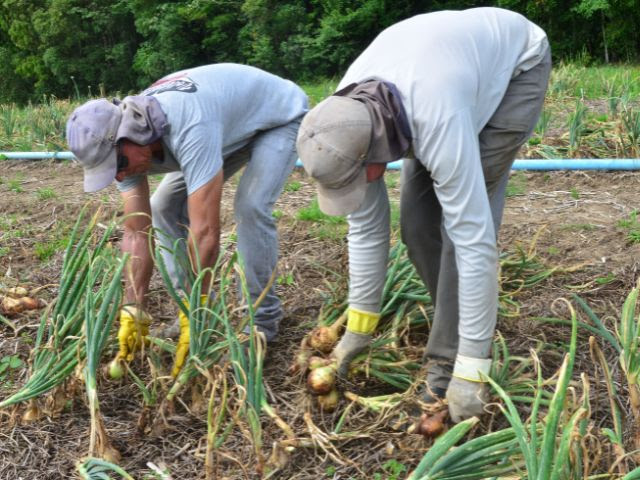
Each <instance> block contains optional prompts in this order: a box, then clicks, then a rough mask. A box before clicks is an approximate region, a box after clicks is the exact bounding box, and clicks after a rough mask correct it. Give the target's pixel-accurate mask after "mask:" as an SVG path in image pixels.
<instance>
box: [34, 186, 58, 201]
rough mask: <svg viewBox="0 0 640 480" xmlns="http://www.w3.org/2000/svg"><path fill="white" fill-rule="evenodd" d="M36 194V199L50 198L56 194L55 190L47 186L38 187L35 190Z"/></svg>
mask: <svg viewBox="0 0 640 480" xmlns="http://www.w3.org/2000/svg"><path fill="white" fill-rule="evenodd" d="M36 195H37V197H38V200H50V199H52V198H56V197H57V196H58V195H57V194H56V192H55V191H54V190H53V188H49V187H45V188H39V189H38V190H37V191H36Z"/></svg>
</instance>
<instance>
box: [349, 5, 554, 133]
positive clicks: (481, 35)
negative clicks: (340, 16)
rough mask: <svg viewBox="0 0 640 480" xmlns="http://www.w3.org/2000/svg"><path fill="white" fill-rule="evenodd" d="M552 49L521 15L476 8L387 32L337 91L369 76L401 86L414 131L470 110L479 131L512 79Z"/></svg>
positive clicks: (437, 15) (423, 19)
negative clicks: (461, 111)
mask: <svg viewBox="0 0 640 480" xmlns="http://www.w3.org/2000/svg"><path fill="white" fill-rule="evenodd" d="M546 49H547V40H546V35H545V33H544V32H543V31H542V30H541V29H540V28H539V27H538V26H536V25H535V24H533V23H531V22H529V21H528V20H527V19H526V18H524V17H523V16H522V15H520V14H517V13H514V12H510V11H508V10H503V9H499V8H488V7H485V8H474V9H470V10H464V11H442V12H434V13H427V14H423V15H417V16H415V17H412V18H409V19H407V20H404V21H402V22H399V23H397V24H395V25H392V26H391V27H389V28H387V29H386V30H384V31H383V32H382V33H380V35H378V36H377V37H376V39H375V40H374V41H373V42H372V43H371V44H370V45H369V47H368V48H367V49H366V50H365V51H364V52H363V53H362V54H361V55H360V56H359V57H358V58H357V59H356V60H355V61H354V62H353V64H352V65H351V66H350V67H349V69H348V71H347V73H346V74H345V76H344V78H343V79H342V81H341V82H340V85H339V87H338V88H342V87H343V86H345V85H348V84H349V83H352V82H359V81H361V80H363V79H365V78H369V77H372V76H373V77H379V78H381V79H383V80H386V81H389V82H392V83H394V84H395V85H396V87H397V88H398V90H399V91H400V93H401V94H402V96H403V99H402V100H403V104H404V107H405V109H406V111H407V116H408V117H409V122H410V124H411V127H412V129H413V130H414V132H413V133H414V137H415V136H417V135H418V133H419V132H417V131H415V129H417V128H418V125H417V124H416V121H418V122H419V123H420V124H421V125H420V130H424V129H429V130H431V129H434V128H436V127H437V125H439V124H440V123H442V122H443V121H446V120H447V118H448V117H449V116H451V115H453V114H454V113H456V112H457V111H459V110H461V109H464V108H470V109H472V111H473V117H474V123H475V126H476V128H477V131H478V132H479V131H480V130H481V129H482V127H483V126H484V125H485V124H486V122H487V121H488V119H489V118H490V117H491V114H492V113H493V112H494V111H495V109H496V107H497V105H498V104H499V102H500V100H501V99H502V96H503V95H504V92H505V90H506V88H507V85H508V84H509V81H510V80H511V78H512V76H514V74H517V73H519V72H520V71H522V70H527V69H528V68H530V67H531V66H532V65H535V64H537V63H538V62H539V60H540V59H541V58H542V55H543V54H544V53H545V51H546Z"/></svg>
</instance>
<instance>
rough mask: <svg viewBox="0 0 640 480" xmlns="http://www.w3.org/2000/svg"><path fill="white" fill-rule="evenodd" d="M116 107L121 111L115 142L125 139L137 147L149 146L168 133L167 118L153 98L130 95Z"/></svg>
mask: <svg viewBox="0 0 640 480" xmlns="http://www.w3.org/2000/svg"><path fill="white" fill-rule="evenodd" d="M114 103H116V102H114ZM116 105H118V108H120V110H121V111H122V120H121V121H120V126H119V127H118V135H117V138H116V140H121V139H123V138H126V139H128V140H131V141H132V142H135V143H137V144H138V145H149V144H150V143H153V142H155V141H156V140H158V139H159V138H161V137H162V135H163V134H165V133H166V132H167V131H168V127H169V124H168V123H167V117H166V115H165V114H164V112H163V111H162V108H160V103H159V102H158V100H156V99H155V98H153V97H146V96H141V95H132V96H128V97H125V98H124V99H123V100H122V101H121V102H119V103H116Z"/></svg>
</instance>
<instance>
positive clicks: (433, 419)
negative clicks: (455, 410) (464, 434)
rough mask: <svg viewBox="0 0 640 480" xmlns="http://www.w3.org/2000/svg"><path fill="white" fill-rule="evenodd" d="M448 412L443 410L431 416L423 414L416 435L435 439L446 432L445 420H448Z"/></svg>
mask: <svg viewBox="0 0 640 480" xmlns="http://www.w3.org/2000/svg"><path fill="white" fill-rule="evenodd" d="M448 413H449V411H448V410H441V411H439V412H438V413H436V414H434V415H432V416H429V415H427V414H426V413H423V414H422V416H421V417H420V423H419V424H418V428H417V431H416V433H419V434H420V435H422V436H423V437H425V438H435V437H437V436H438V435H440V434H441V433H442V432H443V431H444V420H445V418H447V414H448Z"/></svg>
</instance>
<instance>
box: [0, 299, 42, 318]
mask: <svg viewBox="0 0 640 480" xmlns="http://www.w3.org/2000/svg"><path fill="white" fill-rule="evenodd" d="M41 306H42V305H41V303H40V302H39V301H38V300H37V299H35V298H31V297H21V298H11V297H4V298H3V299H2V304H1V305H0V310H1V311H2V313H4V314H5V315H16V314H18V313H20V312H23V311H25V310H35V309H37V308H40V307H41Z"/></svg>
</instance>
